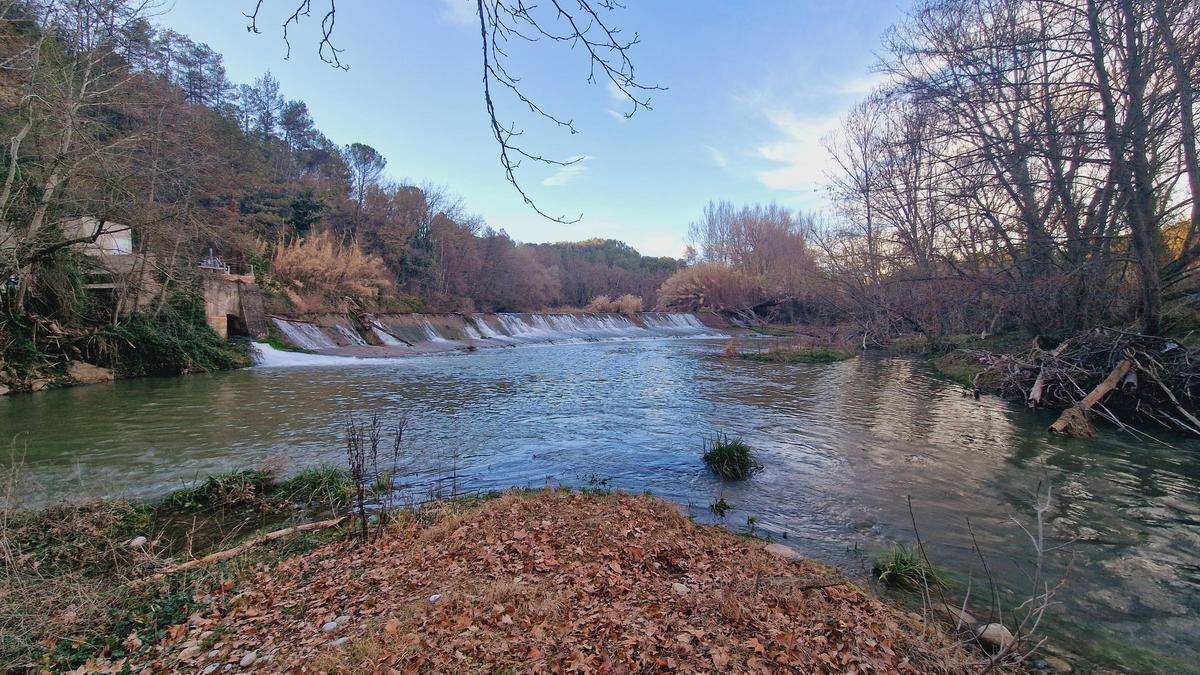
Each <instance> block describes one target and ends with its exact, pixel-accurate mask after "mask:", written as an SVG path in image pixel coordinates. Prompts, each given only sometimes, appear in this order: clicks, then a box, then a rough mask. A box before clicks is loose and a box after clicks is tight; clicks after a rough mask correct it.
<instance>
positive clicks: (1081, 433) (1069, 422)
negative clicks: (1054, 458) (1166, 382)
mask: <svg viewBox="0 0 1200 675" xmlns="http://www.w3.org/2000/svg"><path fill="white" fill-rule="evenodd" d="M1132 367H1133V362H1132V361H1130V360H1129V359H1121V360H1120V361H1119V362H1118V363H1117V365H1116V367H1115V368H1113V369H1112V372H1111V373H1109V374H1108V377H1106V378H1104V380H1103V381H1101V382H1100V384H1098V385H1096V387H1095V388H1094V389H1092V390H1091V391H1090V392H1088V395H1087V396H1084V397H1083V400H1082V401H1080V402H1079V403H1076V404H1075V405H1073V406H1071V407H1070V408H1067V409H1066V410H1065V411H1063V414H1062V415H1060V416H1059V417H1058V419H1057V420H1055V421H1054V424H1051V425H1050V431H1053V432H1055V433H1059V434H1066V435H1068V436H1073V437H1075V438H1087V437H1090V436H1092V435H1094V434H1093V432H1092V425H1091V423H1090V422H1088V418H1087V413H1088V411H1089V410H1091V409H1092V406H1094V405H1096V404H1097V403H1099V402H1100V399H1102V398H1104V396H1105V395H1106V394H1108V392H1110V391H1112V390H1113V389H1116V388H1117V386H1119V385H1120V383H1121V381H1122V380H1123V379H1124V378H1125V374H1126V373H1128V372H1129V369H1130V368H1132Z"/></svg>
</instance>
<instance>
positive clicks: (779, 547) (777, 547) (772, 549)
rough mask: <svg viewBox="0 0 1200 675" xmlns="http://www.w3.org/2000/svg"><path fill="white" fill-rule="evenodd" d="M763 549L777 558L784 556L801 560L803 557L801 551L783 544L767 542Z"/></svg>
mask: <svg viewBox="0 0 1200 675" xmlns="http://www.w3.org/2000/svg"><path fill="white" fill-rule="evenodd" d="M763 550H764V551H766V552H767V553H770V554H771V555H773V556H775V557H776V558H783V559H784V560H800V557H801V556H800V552H799V551H797V550H796V549H794V548H792V547H790V546H784V545H783V544H767V546H766V548H764V549H763Z"/></svg>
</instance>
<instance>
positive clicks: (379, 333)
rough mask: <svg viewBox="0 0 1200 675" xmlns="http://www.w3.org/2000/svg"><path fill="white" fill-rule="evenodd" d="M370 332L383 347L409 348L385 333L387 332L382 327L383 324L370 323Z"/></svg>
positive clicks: (404, 343)
mask: <svg viewBox="0 0 1200 675" xmlns="http://www.w3.org/2000/svg"><path fill="white" fill-rule="evenodd" d="M371 332H372V333H374V334H375V337H377V338H379V341H380V342H382V343H383V344H384V345H386V346H388V347H410V346H411V345H409V344H408V343H407V342H405V341H404V340H398V339H396V336H395V335H392V334H391V333H389V332H387V330H386V329H385V328H384V327H383V324H381V323H379V322H378V321H372V322H371Z"/></svg>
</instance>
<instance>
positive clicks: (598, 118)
mask: <svg viewBox="0 0 1200 675" xmlns="http://www.w3.org/2000/svg"><path fill="white" fill-rule="evenodd" d="M296 2H297V0H265V2H264V3H263V5H264V8H263V14H262V19H261V20H260V22H259V26H260V29H261V30H262V34H260V35H254V34H252V33H249V32H247V31H246V29H245V27H246V19H245V18H244V17H243V16H242V12H243V11H249V9H250V8H251V7H252V6H253V5H254V2H253V0H220V1H218V2H213V1H211V0H176V2H175V4H174V5H172V6H168V7H167V8H166V9H165V13H163V14H162V15H161V16H159V17H158V19H157V22H158V23H159V24H160V25H162V26H165V27H170V28H174V29H175V30H178V31H180V32H182V33H185V34H187V35H188V36H190V37H191V38H192V39H194V40H197V41H200V42H206V43H208V44H209V45H210V46H212V47H213V48H214V49H216V50H217V51H219V52H221V53H222V54H224V56H225V63H226V69H227V70H228V73H229V77H230V79H232V80H233V81H234V82H239V83H240V82H249V81H251V80H253V79H254V78H255V77H257V76H259V75H261V74H262V73H263V72H265V71H267V70H270V71H271V72H272V73H273V74H274V75H275V76H276V77H277V78H278V79H279V81H280V83H281V85H282V87H283V92H284V95H285V96H286V97H288V98H291V99H300V100H303V101H305V102H306V103H307V104H308V106H309V110H310V111H311V113H312V116H313V119H314V120H315V121H316V123H317V126H318V127H319V128H320V129H321V130H322V131H324V132H325V133H326V134H327V135H328V136H329V137H330V138H331V139H333V140H334V141H335V142H337V143H339V144H346V143H351V142H363V143H367V144H369V145H372V146H374V147H375V148H376V149H378V150H379V151H380V152H381V153H383V155H384V156H385V157H387V159H388V170H387V173H388V175H389V176H390V177H392V178H394V179H398V180H400V179H403V180H410V181H414V182H418V183H423V182H426V181H428V182H432V183H435V184H438V185H441V186H444V187H445V188H447V189H448V191H449V192H451V193H452V194H454V195H457V196H458V197H461V198H462V199H463V201H464V203H465V206H466V208H467V210H468V211H470V212H472V213H476V214H478V215H480V216H482V217H483V218H484V219H485V220H486V221H487V223H488V224H489V225H491V226H492V227H495V228H498V229H500V228H503V229H505V230H507V231H508V233H509V234H510V235H512V236H513V238H515V239H518V240H520V241H527V242H534V241H537V242H540V241H562V240H577V239H583V238H587V237H593V236H600V237H606V238H614V239H620V240H622V241H625V242H628V243H629V244H631V245H633V246H634V247H636V248H637V249H638V250H640V251H642V252H643V253H647V254H652V255H679V254H680V252H681V250H682V248H683V244H684V239H685V237H686V233H687V225H688V223H689V222H690V221H692V220H694V219H695V218H696V217H697V216H698V215H699V214H700V212H701V210H702V209H703V207H704V204H705V203H706V202H708V201H709V200H711V199H727V200H730V201H733V202H735V203H747V202H766V201H777V202H779V203H781V204H784V205H786V206H790V207H793V208H805V209H815V208H822V207H823V206H824V203H825V200H824V193H823V189H822V185H823V183H824V175H825V172H827V171H828V170H829V161H828V159H827V157H826V155H825V151H824V150H823V148H822V146H821V138H822V137H823V136H825V135H826V134H828V133H829V132H830V131H831V130H832V129H833V128H834V127H835V126H836V123H837V118H838V117H839V116H840V115H842V114H843V113H844V112H845V111H846V110H847V109H849V107H850V106H851V105H852V104H853V103H854V102H855V101H856V100H858V99H859V98H860V97H861V96H862V95H863V94H865V92H866V91H867V90H868V89H869V88H870V87H871V86H872V85H873V84H874V83H875V82H876V81H877V77H876V76H875V75H873V73H872V66H873V64H874V63H875V60H876V57H875V54H876V53H877V52H878V50H879V49H880V37H881V35H882V34H883V33H884V31H885V30H886V29H887V27H888V26H889V25H891V24H892V23H894V22H895V21H896V20H897V19H899V18H900V16H901V14H902V12H903V10H904V4H905V2H904V0H845V1H843V2H825V1H816V0H803V1H802V0H752V1H747V2H723V1H721V2H718V1H717V0H671V1H666V0H628V2H627V3H626V4H627V9H625V10H623V11H619V12H617V13H616V15H615V17H616V18H615V23H616V24H617V25H619V26H620V27H621V28H622V29H623V30H624V32H625V33H626V34H632V33H633V32H637V33H638V34H639V35H640V37H641V44H640V45H638V46H637V47H636V48H635V50H634V52H633V56H634V61H635V65H636V67H637V72H638V75H639V79H641V80H642V81H644V82H647V83H653V84H658V85H661V86H664V87H667V88H668V89H667V91H661V92H654V93H653V96H652V98H653V100H652V102H651V105H652V106H653V109H652V110H641V111H639V112H638V113H637V114H636V115H635V116H634V117H633V118H632V119H630V120H624V119H618V118H619V115H614V114H613V113H612V112H611V111H619V110H624V109H625V108H623V107H621V103H620V102H619V101H617V100H616V99H615V98H614V97H613V95H612V92H610V90H609V88H608V87H607V86H605V85H604V83H599V84H594V85H589V84H588V83H587V82H586V78H587V73H588V62H587V58H586V56H585V55H584V54H583V53H581V52H580V51H578V50H575V51H572V50H570V49H569V48H568V47H566V46H563V45H553V44H548V43H545V44H539V45H536V46H534V47H533V48H532V49H524V50H521V51H519V52H514V54H513V56H514V60H513V62H512V66H511V67H512V69H513V70H514V71H515V72H517V73H519V74H520V75H521V76H522V77H523V84H524V85H526V87H527V88H528V91H529V92H530V93H531V94H533V95H534V97H535V98H536V100H538V102H539V103H540V104H541V105H543V106H544V107H546V108H548V109H549V110H551V111H553V112H555V113H556V114H558V115H559V116H561V117H564V118H569V119H572V120H573V121H574V123H575V126H576V128H577V129H578V130H579V133H578V134H576V135H571V134H569V133H567V132H566V131H564V130H560V129H557V128H555V127H553V126H552V125H548V124H546V123H543V122H539V121H538V120H536V119H534V118H532V117H530V116H529V114H528V113H527V112H526V113H524V114H523V113H522V111H521V109H520V108H519V107H518V105H519V104H517V103H516V102H514V101H511V100H505V99H498V100H497V105H498V112H499V116H500V117H501V120H502V121H506V120H510V121H515V122H516V124H517V126H518V128H522V129H524V130H525V136H524V139H525V140H524V142H525V145H527V146H528V147H529V148H530V149H531V150H535V151H538V152H540V153H542V154H543V155H545V156H548V157H555V158H558V159H564V160H565V159H570V158H572V157H579V156H583V157H586V158H587V159H585V160H584V161H582V162H580V163H579V164H577V165H575V166H574V167H572V168H570V169H568V170H565V171H560V170H556V169H554V168H553V167H547V166H540V165H533V164H528V163H527V164H526V165H525V166H524V167H522V170H521V173H520V178H521V180H522V183H523V185H524V186H525V187H526V190H527V192H529V194H530V195H531V196H532V197H533V198H534V199H535V200H536V201H537V203H538V205H539V206H540V207H541V208H542V209H543V210H544V211H546V212H548V213H552V214H564V215H568V216H570V217H574V216H577V215H580V214H582V216H583V219H582V220H581V221H580V222H578V223H575V224H572V225H563V224H559V223H554V222H550V221H547V220H545V219H542V218H540V217H539V216H537V214H535V213H534V212H533V211H532V210H530V209H529V207H527V206H526V205H525V204H524V203H523V202H522V201H521V199H520V196H519V195H518V194H517V193H516V191H515V190H513V188H512V187H511V186H510V185H508V183H507V182H506V181H505V179H504V174H503V171H502V169H501V167H500V164H499V161H498V158H497V148H496V144H495V141H494V140H493V139H492V138H491V135H490V131H489V129H488V126H487V116H486V112H485V109H484V106H483V100H482V99H483V95H482V90H481V86H480V78H481V64H480V47H479V28H478V24H477V23H476V21H477V20H476V19H475V17H474V10H473V8H474V2H473V0H404V1H393V0H386V1H385V0H352V1H343V2H341V3H339V7H338V14H337V27H336V32H335V34H334V38H335V42H336V44H337V45H338V46H340V47H341V48H343V49H344V50H345V51H344V53H343V54H342V57H343V59H344V61H345V62H346V63H348V64H349V66H350V69H349V70H348V71H342V70H337V69H334V68H331V67H329V66H327V65H325V64H324V63H322V62H321V61H320V60H319V59H318V57H317V54H316V46H317V37H318V33H317V25H318V22H319V13H318V11H317V9H316V8H318V7H320V6H322V5H323V4H324V3H323V0H314V1H313V5H314V16H313V17H310V18H309V19H308V20H307V21H306V22H305V23H304V24H302V25H301V27H300V29H299V30H294V31H293V32H292V44H293V53H292V57H291V59H290V60H285V59H284V54H285V46H284V43H283V40H282V36H281V32H280V30H279V28H278V26H279V25H280V24H281V23H282V21H283V19H284V17H285V16H286V14H287V13H288V12H289V11H290V9H291V8H292V7H294V5H295V4H296Z"/></svg>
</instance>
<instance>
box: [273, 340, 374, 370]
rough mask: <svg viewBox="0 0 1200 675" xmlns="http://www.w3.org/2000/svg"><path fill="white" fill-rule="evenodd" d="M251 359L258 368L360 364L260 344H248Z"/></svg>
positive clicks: (356, 361) (353, 360)
mask: <svg viewBox="0 0 1200 675" xmlns="http://www.w3.org/2000/svg"><path fill="white" fill-rule="evenodd" d="M250 352H251V358H252V359H253V360H254V365H255V366H257V367H260V368H288V367H295V366H345V365H349V364H352V363H362V359H356V358H354V357H352V356H329V355H327V354H302V353H300V352H285V351H283V350H281V349H275V348H274V347H272V346H271V345H268V344H264V343H262V342H252V343H250Z"/></svg>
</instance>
